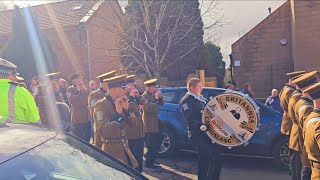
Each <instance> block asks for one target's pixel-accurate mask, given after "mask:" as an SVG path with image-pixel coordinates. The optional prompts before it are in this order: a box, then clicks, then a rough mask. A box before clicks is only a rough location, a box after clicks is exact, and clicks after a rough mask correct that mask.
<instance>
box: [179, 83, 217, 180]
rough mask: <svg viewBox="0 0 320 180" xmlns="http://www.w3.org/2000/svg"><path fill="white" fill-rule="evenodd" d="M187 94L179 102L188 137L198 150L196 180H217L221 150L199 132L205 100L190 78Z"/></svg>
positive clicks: (200, 88) (199, 87)
mask: <svg viewBox="0 0 320 180" xmlns="http://www.w3.org/2000/svg"><path fill="white" fill-rule="evenodd" d="M187 88H188V92H187V93H186V95H185V96H184V97H183V98H182V99H181V101H180V110H181V112H182V113H183V117H184V118H185V121H186V123H187V128H188V137H189V140H190V141H191V143H192V144H193V145H194V146H195V147H197V150H198V156H199V159H198V179H210V180H219V179H220V173H221V167H222V160H221V156H220V151H221V148H220V147H219V146H218V145H215V144H213V143H212V142H211V140H210V139H209V137H208V136H207V135H206V134H205V133H204V132H202V131H201V130H200V126H201V124H202V123H201V119H202V114H201V111H202V110H203V109H204V107H205V105H206V102H207V100H206V99H205V98H204V97H203V96H202V95H201V92H202V84H201V81H200V80H199V79H197V78H191V79H190V80H189V81H188V84H187Z"/></svg>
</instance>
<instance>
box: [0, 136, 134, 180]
mask: <svg viewBox="0 0 320 180" xmlns="http://www.w3.org/2000/svg"><path fill="white" fill-rule="evenodd" d="M35 138H36V137H35ZM121 168H124V167H123V166H120V165H119V164H117V163H115V162H114V161H112V160H111V159H109V158H108V157H107V156H105V155H104V154H103V153H101V152H99V151H97V150H95V149H93V148H92V147H90V146H87V145H85V144H82V143H80V142H79V141H78V140H76V139H74V138H73V137H71V136H65V135H58V136H56V137H55V138H53V139H51V140H49V141H47V142H45V143H43V144H41V145H39V146H37V147H35V148H33V149H31V150H29V151H27V152H25V153H23V154H21V155H19V156H17V157H15V158H13V159H11V160H9V161H6V162H4V163H2V164H0V179H19V180H20V179H21V180H38V179H39V180H44V179H45V180H51V179H52V180H53V179H54V180H56V179H59V180H79V179H108V180H109V179H110V180H111V179H115V180H120V179H133V178H132V177H131V176H129V175H128V174H126V173H124V172H122V171H120V170H119V169H121ZM117 169H118V170H117Z"/></svg>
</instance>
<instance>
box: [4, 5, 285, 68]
mask: <svg viewBox="0 0 320 180" xmlns="http://www.w3.org/2000/svg"><path fill="white" fill-rule="evenodd" d="M53 1H54V0H51V1H42V0H38V1H14V2H15V3H16V4H18V5H22V6H25V5H36V4H42V3H46V2H53ZM199 1H202V0H199ZM209 1H210V0H204V3H203V6H202V8H201V10H202V12H203V11H205V9H206V6H205V5H206V4H208V2H209ZM216 1H217V3H218V6H217V8H216V11H217V12H215V13H210V14H209V15H210V16H216V17H221V16H223V23H224V25H223V27H222V28H221V29H220V30H219V33H218V34H217V35H216V36H215V37H213V38H210V39H208V38H206V37H210V36H211V34H212V32H211V31H205V38H204V39H205V40H206V41H212V42H214V43H215V44H217V45H218V46H220V48H221V52H222V54H223V57H224V60H225V61H226V63H227V65H229V62H230V60H229V54H230V53H231V45H232V44H233V43H234V42H235V41H237V40H238V39H239V38H240V37H241V36H243V35H244V34H245V33H247V32H248V31H250V30H251V29H252V28H253V27H255V26H256V25H257V24H258V23H259V22H261V21H262V20H263V19H265V18H266V17H267V16H268V15H269V11H268V8H269V7H271V11H272V12H273V11H275V10H276V9H277V8H278V7H280V6H281V5H282V4H283V3H284V2H285V1H286V0H246V1H245V0H216ZM8 2H9V3H10V2H12V1H8ZM119 2H120V4H121V5H122V6H125V5H126V3H127V0H120V1H119ZM207 15H208V14H207ZM212 19H213V18H211V17H209V16H205V17H204V18H203V21H204V24H205V25H208V24H210V22H212Z"/></svg>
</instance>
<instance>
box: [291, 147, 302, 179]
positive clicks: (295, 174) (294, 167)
mask: <svg viewBox="0 0 320 180" xmlns="http://www.w3.org/2000/svg"><path fill="white" fill-rule="evenodd" d="M301 168H302V164H301V157H300V153H299V152H298V151H295V150H292V149H290V170H291V179H292V180H300V179H301Z"/></svg>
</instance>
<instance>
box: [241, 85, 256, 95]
mask: <svg viewBox="0 0 320 180" xmlns="http://www.w3.org/2000/svg"><path fill="white" fill-rule="evenodd" d="M241 92H242V93H244V94H248V95H249V96H250V97H251V98H254V95H253V91H252V87H251V84H245V85H244V87H243V89H242V90H241Z"/></svg>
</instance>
